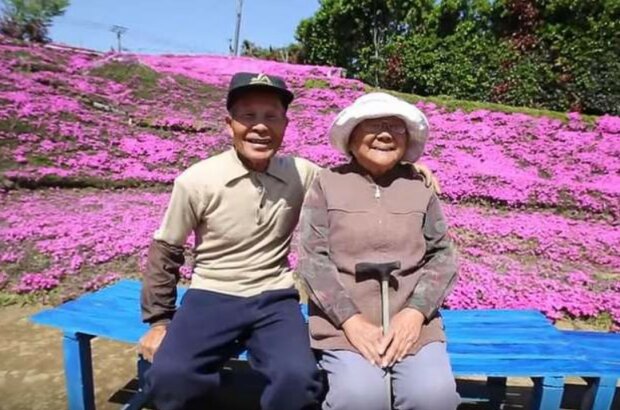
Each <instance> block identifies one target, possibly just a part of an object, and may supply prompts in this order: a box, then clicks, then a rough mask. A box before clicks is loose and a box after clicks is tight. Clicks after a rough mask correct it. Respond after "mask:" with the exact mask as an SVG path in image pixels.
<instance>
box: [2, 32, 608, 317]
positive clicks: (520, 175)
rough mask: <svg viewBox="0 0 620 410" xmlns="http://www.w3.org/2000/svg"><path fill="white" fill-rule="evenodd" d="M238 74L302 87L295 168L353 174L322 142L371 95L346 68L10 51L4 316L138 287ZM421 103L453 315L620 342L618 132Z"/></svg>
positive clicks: (596, 124)
mask: <svg viewBox="0 0 620 410" xmlns="http://www.w3.org/2000/svg"><path fill="white" fill-rule="evenodd" d="M236 71H255V72H258V71H263V72H269V73H273V74H278V75H282V76H284V77H286V79H287V81H288V82H289V84H290V86H291V87H292V88H293V89H294V91H295V94H296V95H297V99H296V101H295V102H294V103H293V105H292V106H291V110H290V117H291V124H290V126H289V129H288V131H287V137H286V143H285V147H284V152H285V153H287V154H294V155H299V156H302V157H305V158H308V159H310V160H312V161H315V162H317V163H318V164H320V165H323V166H330V165H334V164H337V163H339V162H341V161H342V160H343V158H342V157H341V156H340V155H339V154H337V153H336V152H335V151H333V150H332V149H331V148H330V147H329V146H328V144H327V140H326V137H325V131H326V129H327V127H328V126H329V124H330V122H331V120H332V119H333V117H334V115H335V113H337V112H338V111H339V110H340V109H342V108H343V107H345V106H346V105H348V104H349V103H350V102H351V101H353V100H354V99H355V98H356V97H358V96H360V95H361V94H362V93H364V92H365V90H366V88H367V87H366V86H365V85H364V84H363V83H361V82H359V81H356V80H350V79H345V78H342V72H341V70H339V69H337V68H332V67H312V66H295V65H287V64H283V63H275V62H267V61H260V60H254V59H249V58H238V59H234V58H230V57H215V56H142V55H138V56H130V55H123V56H114V55H97V54H94V53H80V52H76V51H63V50H58V49H51V48H44V47H32V46H24V45H21V44H18V43H12V42H9V41H8V40H6V39H2V38H0V173H1V174H2V175H1V176H0V178H2V185H3V186H4V187H5V188H4V191H3V193H0V303H13V302H15V301H20V300H22V301H44V302H52V303H57V302H59V301H61V300H66V299H68V298H72V297H75V296H77V295H79V294H80V293H83V292H86V291H91V290H94V289H97V288H99V287H101V286H105V285H106V284H108V283H110V282H112V281H114V280H116V279H118V278H121V277H139V275H140V272H141V270H142V269H143V267H144V263H145V257H146V249H147V246H148V243H149V241H150V237H151V235H152V233H153V231H154V230H155V229H156V227H157V224H158V222H159V219H160V218H161V216H162V215H163V211H164V207H165V206H166V203H167V200H168V192H169V190H170V184H171V182H172V181H173V179H174V178H175V176H176V175H178V174H179V172H180V171H181V170H183V169H184V168H185V167H187V166H189V165H190V164H192V163H194V162H196V161H198V160H200V159H202V158H207V157H209V156H210V155H213V154H215V153H218V152H221V151H222V150H225V149H227V148H228V146H229V138H228V137H227V136H226V134H225V133H224V130H223V127H222V125H223V117H224V115H225V111H224V98H225V89H226V86H227V82H228V80H229V79H230V76H231V74H232V73H233V72H236ZM407 98H411V99H412V101H417V100H418V99H417V98H415V97H414V96H410V97H407ZM416 105H417V106H418V107H419V108H420V109H421V110H422V111H424V112H425V113H426V115H427V116H428V118H429V121H430V123H431V129H432V134H431V140H430V142H429V144H428V146H427V149H426V155H425V156H424V158H423V159H422V162H423V163H426V164H427V165H428V166H429V167H430V168H431V169H432V170H433V171H434V172H435V173H436V175H437V176H438V178H439V180H440V181H441V184H442V189H443V191H444V192H443V194H442V198H443V200H444V202H445V210H446V213H447V215H448V217H449V220H450V223H451V226H452V228H453V229H452V232H453V236H454V238H455V240H456V241H457V242H458V244H459V247H460V252H461V277H460V281H459V284H458V286H457V289H456V290H455V292H454V293H453V294H452V295H451V296H450V297H449V299H448V301H447V303H446V304H447V307H449V308H464V309H474V308H488V307H493V308H515V309H522V308H535V309H539V310H541V311H543V312H545V314H547V315H548V316H549V317H551V318H554V319H558V318H562V317H568V318H582V319H589V318H597V319H600V318H601V317H602V318H605V320H607V321H608V322H609V323H610V324H614V326H616V327H617V326H620V276H619V275H620V250H619V249H620V246H619V245H620V229H619V228H618V221H619V220H620V160H619V158H620V118H618V117H611V116H603V117H599V118H595V119H590V118H587V119H583V118H581V117H580V116H579V114H574V113H571V114H567V115H565V116H564V118H559V117H560V116H557V115H556V116H553V117H546V116H532V115H527V114H523V113H512V114H510V113H505V112H501V111H490V110H477V111H468V110H464V109H463V110H448V109H447V108H445V107H443V106H439V105H435V104H432V103H428V102H417V103H416ZM189 243H190V242H188V256H189V258H188V259H189V264H188V266H186V267H184V269H183V275H184V277H185V278H187V277H188V276H189V272H190V271H191V266H190V265H191V255H190V254H189ZM295 260H296V257H295V255H294V254H293V255H291V261H292V263H294V262H295Z"/></svg>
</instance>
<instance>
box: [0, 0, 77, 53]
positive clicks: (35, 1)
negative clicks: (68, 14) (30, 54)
mask: <svg viewBox="0 0 620 410" xmlns="http://www.w3.org/2000/svg"><path fill="white" fill-rule="evenodd" d="M2 3H3V10H2V11H3V15H2V18H1V19H0V33H2V34H4V35H6V36H9V37H12V38H16V39H19V40H28V41H34V42H40V43H44V42H47V41H49V38H48V37H47V33H48V29H49V27H50V25H51V23H52V19H53V18H54V17H57V16H61V15H63V14H64V12H65V10H66V8H67V7H68V6H69V0H3V1H2Z"/></svg>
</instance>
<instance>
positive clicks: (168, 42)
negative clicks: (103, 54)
mask: <svg viewBox="0 0 620 410" xmlns="http://www.w3.org/2000/svg"><path fill="white" fill-rule="evenodd" d="M62 23H63V24H68V25H72V26H76V27H83V28H87V29H92V30H105V31H109V30H110V24H108V23H101V22H98V21H92V20H87V19H81V18H74V17H65V16H63V17H62ZM129 29H130V30H131V38H132V40H135V39H136V38H141V39H143V40H146V41H147V42H148V43H154V44H157V45H160V46H165V47H168V48H171V49H176V51H177V52H178V51H181V52H186V51H189V52H192V53H209V54H219V53H221V51H220V52H216V51H213V50H208V49H200V47H197V46H196V45H190V44H187V43H184V42H179V41H175V40H172V39H169V38H164V37H159V36H157V35H155V34H153V33H150V32H147V31H144V30H140V29H137V28H134V27H130V28H128V30H129ZM132 48H133V47H132ZM149 49H153V50H154V48H151V47H141V48H137V49H136V50H142V51H147V50H149ZM157 52H163V53H166V52H174V50H170V49H165V48H161V49H157ZM231 52H232V51H231Z"/></svg>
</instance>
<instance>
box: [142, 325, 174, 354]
mask: <svg viewBox="0 0 620 410" xmlns="http://www.w3.org/2000/svg"><path fill="white" fill-rule="evenodd" d="M167 327H168V325H167V324H162V325H155V326H153V327H151V328H150V329H149V331H148V332H146V333H145V335H144V336H142V337H141V338H140V342H139V343H138V353H140V354H141V355H142V356H143V357H144V358H145V359H146V360H148V361H149V362H151V363H152V362H153V356H155V352H156V351H157V349H159V345H161V341H162V340H164V336H166V328H167Z"/></svg>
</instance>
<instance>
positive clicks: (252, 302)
mask: <svg viewBox="0 0 620 410" xmlns="http://www.w3.org/2000/svg"><path fill="white" fill-rule="evenodd" d="M243 347H246V348H247V349H248V352H249V355H250V364H251V366H252V367H253V368H254V369H255V370H257V371H258V372H259V373H261V374H262V375H263V376H264V377H265V379H266V387H265V390H264V391H263V394H262V396H261V403H260V404H261V408H262V409H263V410H301V409H304V410H305V409H313V408H315V406H316V404H317V403H318V400H319V396H320V392H321V382H320V376H319V371H318V369H317V365H316V360H315V357H314V355H313V354H312V351H311V349H310V343H309V338H308V330H307V326H306V324H305V322H304V319H303V316H302V315H301V312H300V309H299V296H298V293H297V291H296V290H293V289H286V290H276V291H269V292H264V293H262V294H260V295H258V296H253V297H249V298H242V297H236V296H229V295H223V294H219V293H215V292H209V291H203V290H195V289H190V290H189V291H187V293H186V295H185V297H184V299H183V301H182V304H181V307H180V308H179V310H178V311H177V313H176V315H175V316H174V319H173V320H172V322H171V323H170V325H168V330H167V333H166V337H165V338H164V340H163V342H162V344H161V346H160V348H159V350H158V351H157V353H156V354H155V357H154V360H153V365H152V366H151V368H150V370H149V371H148V372H147V373H146V386H145V387H146V389H145V390H146V391H147V392H148V394H149V396H150V399H151V401H152V402H153V404H154V405H155V406H156V407H157V409H158V410H173V409H175V410H176V409H198V408H200V409H205V408H206V407H205V403H208V402H209V397H210V396H212V395H213V393H214V392H215V391H216V389H218V387H220V372H219V371H220V369H221V368H222V366H223V365H224V363H225V362H226V361H227V360H228V359H230V358H231V356H234V355H236V354H238V353H239V351H240V349H242V348H243Z"/></svg>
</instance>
